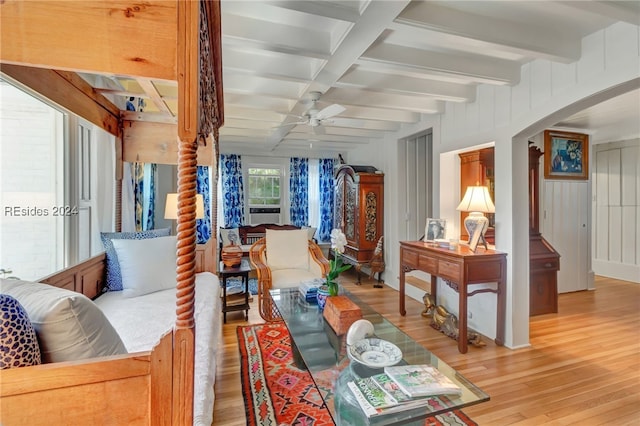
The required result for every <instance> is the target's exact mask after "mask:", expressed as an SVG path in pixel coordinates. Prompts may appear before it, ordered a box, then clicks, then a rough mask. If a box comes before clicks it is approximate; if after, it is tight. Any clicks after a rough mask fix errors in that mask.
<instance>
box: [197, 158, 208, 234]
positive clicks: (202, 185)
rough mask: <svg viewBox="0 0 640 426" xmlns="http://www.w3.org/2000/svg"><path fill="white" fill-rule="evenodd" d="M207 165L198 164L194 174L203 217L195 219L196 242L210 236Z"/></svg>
mask: <svg viewBox="0 0 640 426" xmlns="http://www.w3.org/2000/svg"><path fill="white" fill-rule="evenodd" d="M209 182H210V175H209V167H208V166H198V171H197V176H196V192H197V193H198V194H202V199H203V201H204V218H202V219H196V239H197V243H198V244H204V243H206V242H207V241H209V238H210V237H211V187H210V186H209Z"/></svg>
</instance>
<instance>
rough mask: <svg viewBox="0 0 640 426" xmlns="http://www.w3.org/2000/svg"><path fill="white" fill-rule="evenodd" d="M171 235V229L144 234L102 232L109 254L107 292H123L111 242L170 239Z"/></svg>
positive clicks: (116, 255) (120, 274) (155, 230)
mask: <svg viewBox="0 0 640 426" xmlns="http://www.w3.org/2000/svg"><path fill="white" fill-rule="evenodd" d="M169 235H171V228H161V229H152V230H150V231H142V232H101V233H100V239H101V240H102V245H103V246H104V250H105V252H106V254H107V271H106V272H107V273H106V275H107V276H106V281H107V282H106V285H105V289H106V291H121V290H122V273H121V272H120V263H119V262H118V254H117V253H116V249H115V248H114V247H113V242H112V241H111V240H145V239H147V238H156V237H168V236H169Z"/></svg>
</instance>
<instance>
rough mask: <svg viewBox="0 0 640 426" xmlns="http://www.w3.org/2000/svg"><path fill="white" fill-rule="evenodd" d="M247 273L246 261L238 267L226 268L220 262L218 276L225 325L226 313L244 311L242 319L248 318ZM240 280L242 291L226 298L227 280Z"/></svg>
mask: <svg viewBox="0 0 640 426" xmlns="http://www.w3.org/2000/svg"><path fill="white" fill-rule="evenodd" d="M249 272H251V264H250V263H249V261H248V260H247V259H242V261H241V262H240V265H238V266H226V265H225V264H224V263H223V262H220V269H219V272H218V274H219V276H220V278H221V282H220V284H221V286H222V314H223V317H224V323H225V324H226V323H227V312H233V311H244V318H245V319H248V318H249V308H250V307H249ZM229 277H240V278H242V291H241V292H240V293H235V294H232V295H229V296H227V278H229Z"/></svg>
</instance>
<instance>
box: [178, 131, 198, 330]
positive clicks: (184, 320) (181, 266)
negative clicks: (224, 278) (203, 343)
mask: <svg viewBox="0 0 640 426" xmlns="http://www.w3.org/2000/svg"><path fill="white" fill-rule="evenodd" d="M197 147H198V145H197V142H196V141H191V142H185V141H180V143H179V148H178V226H177V233H178V242H177V262H176V264H177V275H178V279H177V281H178V283H177V292H176V293H177V294H176V295H177V301H176V328H177V329H180V328H193V327H194V324H195V323H194V317H193V313H194V306H195V303H194V302H195V281H196V279H195V270H196V254H195V248H196V174H197V161H196V151H197Z"/></svg>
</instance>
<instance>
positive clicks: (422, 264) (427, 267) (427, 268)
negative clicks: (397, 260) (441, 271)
mask: <svg viewBox="0 0 640 426" xmlns="http://www.w3.org/2000/svg"><path fill="white" fill-rule="evenodd" d="M418 269H420V270H421V271H424V272H426V273H428V274H436V273H438V261H437V260H436V259H434V258H432V257H427V256H424V255H420V258H419V261H418Z"/></svg>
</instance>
